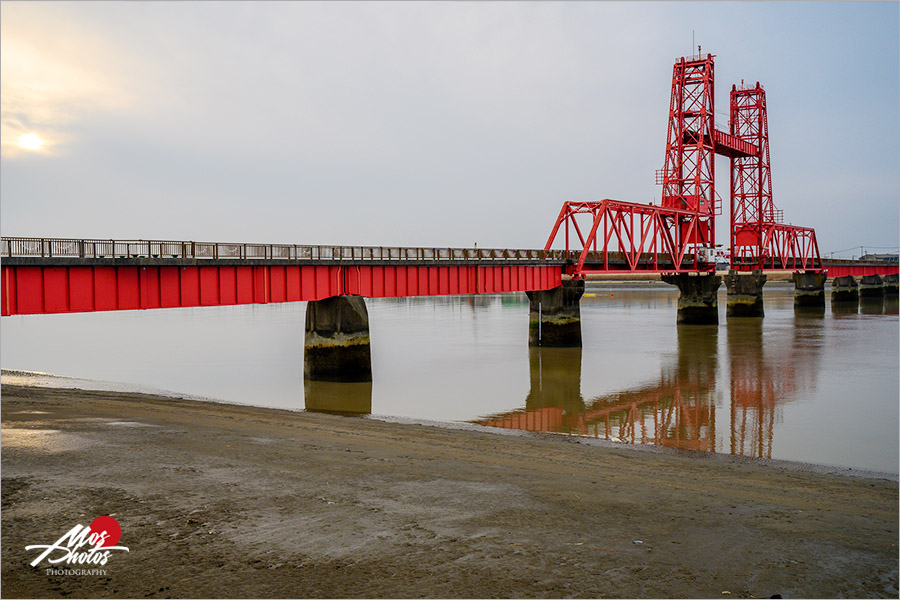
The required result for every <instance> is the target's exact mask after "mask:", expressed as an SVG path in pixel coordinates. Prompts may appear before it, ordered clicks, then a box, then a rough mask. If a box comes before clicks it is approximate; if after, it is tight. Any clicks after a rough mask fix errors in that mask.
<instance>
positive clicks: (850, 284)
mask: <svg viewBox="0 0 900 600" xmlns="http://www.w3.org/2000/svg"><path fill="white" fill-rule="evenodd" d="M831 302H832V303H834V302H837V303H842V302H843V303H848V302H859V283H857V281H856V278H855V277H854V276H853V275H847V276H846V277H835V278H834V279H832V280H831Z"/></svg>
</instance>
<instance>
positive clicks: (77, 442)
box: [0, 427, 99, 453]
mask: <svg viewBox="0 0 900 600" xmlns="http://www.w3.org/2000/svg"><path fill="white" fill-rule="evenodd" d="M0 443H2V446H3V447H4V448H19V449H24V450H34V451H37V452H49V453H56V452H70V451H72V450H81V449H82V448H87V447H89V446H94V445H97V444H98V443H99V442H98V441H96V440H92V439H88V438H86V437H83V436H80V435H77V434H74V433H65V432H62V431H60V430H58V429H24V428H21V427H4V428H3V430H2V435H0Z"/></svg>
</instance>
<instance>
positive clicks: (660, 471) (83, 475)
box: [2, 385, 898, 598]
mask: <svg viewBox="0 0 900 600" xmlns="http://www.w3.org/2000/svg"><path fill="white" fill-rule="evenodd" d="M2 418H3V430H2V590H3V595H4V596H5V597H35V596H37V597H85V596H87V597H167V596H168V597H568V596H575V597H610V596H612V597H714V598H736V597H760V598H768V597H770V596H771V595H773V594H781V595H782V596H784V597H834V596H856V597H860V596H862V597H866V596H881V597H896V596H897V567H898V549H897V539H898V486H897V482H896V480H884V479H876V478H865V477H863V478H860V477H849V476H842V475H834V474H826V473H818V472H806V471H803V470H795V469H783V468H780V467H777V466H763V465H757V464H753V463H751V462H748V461H740V460H737V461H736V460H727V459H722V458H720V457H719V458H717V457H712V458H709V457H702V456H700V455H677V454H672V453H665V452H640V451H635V450H633V449H630V448H621V449H619V448H606V447H596V446H591V445H586V444H580V443H573V442H572V441H569V440H567V439H565V438H557V437H550V436H531V435H525V436H508V435H496V434H491V433H483V432H478V431H458V430H448V429H441V428H435V427H427V426H421V425H404V424H396V423H386V422H381V421H376V420H372V419H353V418H343V417H337V416H332V415H321V414H310V413H302V412H289V411H278V410H269V409H260V408H252V407H245V406H235V405H222V404H211V403H202V402H193V401H188V400H178V399H168V398H161V397H155V396H148V395H140V394H129V393H121V392H109V391H81V390H63V389H41V388H25V387H15V386H7V385H4V386H3V388H2ZM104 514H113V515H114V516H115V518H116V519H117V520H118V521H119V523H120V524H121V526H122V539H121V542H120V544H122V545H125V546H128V547H129V548H130V552H128V553H127V554H126V553H124V552H119V553H117V554H115V555H114V556H112V557H111V558H110V560H109V563H108V564H107V565H106V567H105V569H106V575H105V576H96V575H81V576H79V575H68V576H65V575H47V574H46V572H45V571H44V569H37V568H32V567H29V566H28V563H29V562H30V561H31V560H32V559H34V558H35V557H36V552H35V551H34V550H32V551H28V552H26V551H25V549H24V548H25V546H26V545H29V544H51V543H53V542H54V541H56V540H57V539H58V538H59V537H60V536H62V534H63V533H65V532H66V531H68V530H69V529H71V528H72V527H73V526H74V525H75V524H76V523H81V524H85V525H87V524H88V523H89V522H90V521H91V520H93V518H94V517H96V516H100V515H104ZM636 541H640V542H642V543H635V542H636Z"/></svg>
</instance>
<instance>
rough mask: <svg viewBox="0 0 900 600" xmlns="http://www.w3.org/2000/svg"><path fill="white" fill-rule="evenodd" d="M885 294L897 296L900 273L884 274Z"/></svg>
mask: <svg viewBox="0 0 900 600" xmlns="http://www.w3.org/2000/svg"><path fill="white" fill-rule="evenodd" d="M883 279H884V295H885V296H896V295H897V283H898V280H900V275H897V273H894V274H893V275H885V276H884V278H883Z"/></svg>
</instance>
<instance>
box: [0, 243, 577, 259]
mask: <svg viewBox="0 0 900 600" xmlns="http://www.w3.org/2000/svg"><path fill="white" fill-rule="evenodd" d="M569 254H570V253H568V252H566V251H565V250H516V249H506V248H503V249H500V248H405V247H396V246H323V245H317V246H300V245H296V244H234V243H221V242H176V241H163V240H101V239H70V238H27V237H4V238H2V240H0V257H3V258H12V257H43V258H161V259H166V258H172V259H240V260H254V259H259V260H273V259H275V260H296V261H306V260H327V261H342V260H349V261H448V260H450V261H456V260H462V261H467V260H471V261H492V260H497V261H510V260H512V261H529V262H533V261H550V262H556V261H565V260H566V259H567V258H569Z"/></svg>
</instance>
